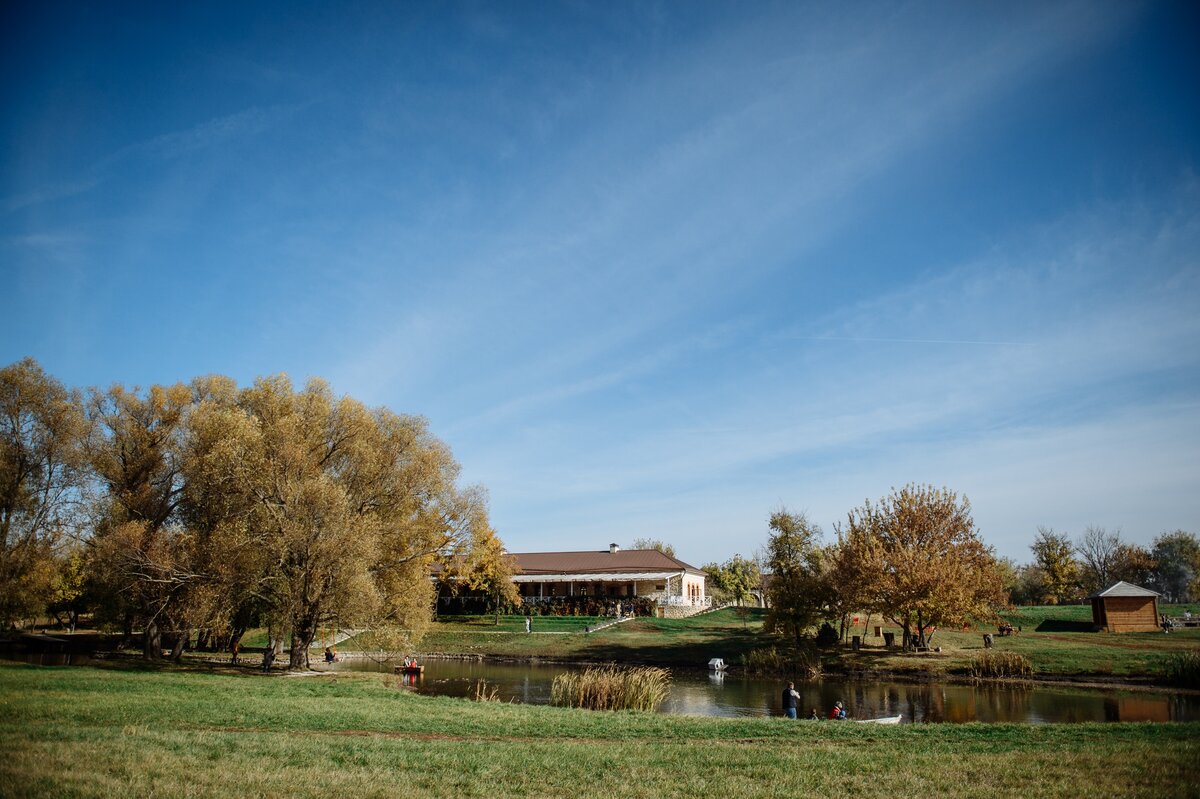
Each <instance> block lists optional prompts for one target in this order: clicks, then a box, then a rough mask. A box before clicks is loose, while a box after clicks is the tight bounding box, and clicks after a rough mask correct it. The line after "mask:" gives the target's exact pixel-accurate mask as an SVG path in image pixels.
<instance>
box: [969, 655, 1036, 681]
mask: <svg viewBox="0 0 1200 799" xmlns="http://www.w3.org/2000/svg"><path fill="white" fill-rule="evenodd" d="M967 673H968V674H970V675H971V676H972V677H1018V678H1025V677H1032V676H1033V664H1032V663H1030V662H1029V658H1027V657H1025V656H1024V655H1022V654H1020V653H1019V652H981V653H979V654H978V655H976V656H975V660H974V661H973V662H972V663H971V665H970V666H969V667H968V671H967Z"/></svg>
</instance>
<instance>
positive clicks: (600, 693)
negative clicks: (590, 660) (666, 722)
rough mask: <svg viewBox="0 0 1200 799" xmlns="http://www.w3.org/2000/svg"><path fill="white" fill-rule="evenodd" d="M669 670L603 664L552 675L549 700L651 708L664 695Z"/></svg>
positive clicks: (588, 705) (603, 707) (604, 707)
mask: <svg viewBox="0 0 1200 799" xmlns="http://www.w3.org/2000/svg"><path fill="white" fill-rule="evenodd" d="M670 686H671V673H670V672H669V671H667V670H666V669H662V668H656V667H649V666H645V667H638V668H632V669H622V668H617V667H616V666H603V667H598V668H590V669H585V670H584V671H580V672H568V673H566V674H560V675H558V676H557V677H555V678H554V684H553V686H551V689H550V702H551V704H554V705H562V706H566V707H581V708H586V709H588V710H641V711H650V710H654V709H655V708H656V707H658V705H659V703H660V702H662V701H663V700H664V699H666V698H667V694H668V693H670V690H671V687H670Z"/></svg>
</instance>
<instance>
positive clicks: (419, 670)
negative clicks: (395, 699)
mask: <svg viewBox="0 0 1200 799" xmlns="http://www.w3.org/2000/svg"><path fill="white" fill-rule="evenodd" d="M424 673H425V667H424V666H396V674H424Z"/></svg>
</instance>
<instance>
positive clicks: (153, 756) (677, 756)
mask: <svg viewBox="0 0 1200 799" xmlns="http://www.w3.org/2000/svg"><path fill="white" fill-rule="evenodd" d="M393 685H394V683H393V682H392V680H391V678H387V677H381V676H379V675H344V674H343V675H338V676H337V677H331V676H309V677H284V676H263V675H224V674H212V673H201V672H196V671H186V672H184V671H170V670H132V669H115V668H109V669H100V668H89V667H80V668H57V669H50V668H38V667H32V666H18V665H0V709H2V711H3V712H2V713H0V795H3V796H11V797H24V796H28V797H110V796H156V797H175V796H181V797H182V796H187V797H222V799H225V798H226V797H230V796H237V797H276V796H277V797H285V796H287V797H328V796H333V795H336V796H353V797H355V799H360V798H361V797H385V796H386V797H392V796H398V795H407V796H422V797H426V796H428V797H454V798H455V799H462V798H464V797H466V798H469V797H488V798H489V799H501V798H503V797H525V796H621V797H623V798H624V799H641V798H642V797H645V798H646V799H650V798H651V797H653V798H654V799H658V798H659V797H664V796H692V797H695V796H727V797H739V798H740V799H754V798H755V797H796V796H818V795H820V796H826V795H848V796H859V797H881V798H882V797H887V798H888V799H892V798H893V797H896V796H941V797H980V799H983V798H984V797H986V798H987V799H992V797H995V796H1022V797H1025V798H1026V799H1038V798H1039V797H1111V796H1146V797H1156V798H1157V797H1164V796H1197V795H1200V793H1198V791H1197V788H1196V787H1195V783H1196V781H1195V766H1196V763H1197V762H1200V725H1196V724H1105V725H1093V724H1083V725H1052V726H1022V725H980V724H964V725H915V726H897V727H880V726H876V725H865V724H863V725H860V724H854V723H849V722H845V723H838V722H803V721H800V722H793V721H787V720H783V719H745V720H735V719H690V718H678V717H669V716H661V715H656V714H633V713H601V712H591V711H582V710H570V709H565V708H554V707H534V706H527V705H526V706H521V705H501V704H478V703H473V702H469V701H466V700H455V699H447V698H433V697H422V696H416V695H413V694H410V693H407V692H405V691H402V690H399V689H397V688H395V687H392V686H393Z"/></svg>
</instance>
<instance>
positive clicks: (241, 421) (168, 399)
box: [0, 360, 513, 668]
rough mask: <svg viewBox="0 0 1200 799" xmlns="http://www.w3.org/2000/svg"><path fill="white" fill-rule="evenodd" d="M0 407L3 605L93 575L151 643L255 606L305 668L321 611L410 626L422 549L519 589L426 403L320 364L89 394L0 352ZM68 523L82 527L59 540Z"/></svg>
mask: <svg viewBox="0 0 1200 799" xmlns="http://www.w3.org/2000/svg"><path fill="white" fill-rule="evenodd" d="M0 417H2V418H0V447H2V449H0V531H2V532H3V533H4V537H3V548H2V549H0V597H3V601H2V602H0V612H2V613H3V619H0V621H3V622H4V623H5V624H13V623H15V622H16V621H17V620H18V619H19V618H22V617H25V616H29V615H36V614H37V613H38V612H45V611H46V609H47V608H49V607H50V606H51V604H52V603H59V604H64V603H76V602H77V601H78V600H79V598H80V597H81V596H82V595H83V594H85V593H87V594H89V595H90V596H91V597H92V600H93V602H94V605H95V607H96V609H97V612H98V619H99V620H100V621H102V622H105V623H108V624H110V625H112V626H114V627H118V628H123V629H125V630H126V632H127V633H131V632H133V631H140V632H141V635H142V645H143V650H144V652H145V654H146V656H147V657H158V656H159V655H160V654H161V652H162V647H163V645H164V643H169V644H170V646H171V647H172V648H173V650H174V652H175V654H176V655H178V654H179V653H180V652H181V651H182V650H183V648H184V647H186V646H187V645H188V642H189V641H190V640H191V637H192V636H193V635H203V636H216V637H218V638H222V639H224V640H236V639H237V638H238V637H240V635H241V633H242V632H243V631H244V630H245V629H246V628H247V627H248V626H250V625H263V626H267V627H268V628H269V630H270V632H271V637H272V639H273V645H275V644H276V643H281V642H282V641H283V640H285V639H286V640H288V641H289V642H290V651H291V656H290V657H291V659H290V662H289V666H291V667H293V668H299V667H304V666H307V664H308V650H309V647H310V646H311V645H312V643H313V641H314V639H315V638H316V636H317V634H318V632H319V630H321V629H322V628H329V627H355V628H369V629H370V630H371V631H372V634H373V635H375V636H376V637H377V638H378V639H379V640H380V641H383V640H385V639H386V640H388V641H390V642H392V643H397V642H400V643H401V644H403V643H406V642H408V641H411V640H413V639H414V638H415V637H417V636H419V635H420V634H421V632H422V631H423V630H424V628H425V626H426V625H427V624H428V622H429V619H430V617H431V613H432V604H433V586H432V584H431V581H430V579H429V574H430V566H431V563H432V562H433V560H434V559H437V558H443V557H449V556H450V554H451V553H453V552H465V553H466V557H467V558H468V559H469V561H470V563H471V568H470V579H471V580H472V581H473V582H474V583H477V584H478V585H485V584H486V585H487V586H490V588H489V590H491V591H492V592H493V593H494V594H495V595H496V596H497V597H507V596H508V595H509V593H510V592H511V591H512V590H513V589H512V584H511V580H510V579H508V576H509V575H510V574H511V570H510V571H509V572H506V571H505V569H506V568H508V567H507V566H506V563H507V560H506V558H505V556H504V554H503V546H502V544H501V543H500V541H499V538H498V537H497V535H496V533H495V530H493V529H492V528H491V526H490V524H489V522H488V519H487V506H486V497H485V495H484V493H483V491H482V490H481V489H460V488H459V487H458V486H457V479H458V471H459V468H458V464H457V463H456V462H455V461H454V458H453V457H452V455H451V454H450V450H449V448H448V447H447V446H446V445H445V444H444V443H443V442H441V441H440V440H438V439H437V438H436V437H434V436H433V435H431V434H430V433H429V430H428V425H427V424H426V422H425V420H424V419H422V418H420V417H417V416H407V415H401V414H396V413H394V412H392V411H390V410H388V409H386V408H368V407H366V406H364V405H363V404H362V403H360V402H358V401H357V400H355V399H353V398H351V397H345V396H343V397H338V396H336V395H335V394H334V393H333V391H332V390H331V389H330V387H329V386H328V385H327V384H325V383H324V382H323V381H320V380H311V381H309V382H308V383H307V384H306V385H305V386H304V387H303V388H301V389H296V388H295V387H294V386H293V385H292V383H291V381H290V380H289V379H288V378H287V377H286V376H282V375H279V376H275V377H269V378H262V379H259V380H257V381H255V382H254V383H253V384H252V385H251V386H248V387H246V388H242V389H239V388H238V387H237V386H236V384H235V383H234V382H233V381H232V380H229V379H228V378H223V377H219V376H209V377H204V378H198V379H197V380H194V381H192V383H190V384H182V383H181V384H176V385H172V386H151V387H150V388H149V389H146V390H141V389H137V388H132V389H131V388H126V387H124V386H119V385H117V386H113V387H111V388H109V389H107V390H104V391H101V390H97V389H93V390H92V391H91V392H90V394H89V398H88V400H87V401H86V403H85V402H84V401H83V400H82V398H81V397H80V395H79V394H78V393H77V392H74V393H73V392H69V391H67V390H66V389H65V388H63V387H62V386H61V385H60V384H58V383H57V382H56V381H54V380H53V379H51V378H49V377H47V376H46V375H45V374H44V373H43V372H42V371H41V369H40V367H38V366H37V364H36V363H34V362H33V361H29V360H27V361H22V362H21V363H18V364H14V365H13V366H10V367H7V368H5V369H4V370H0ZM85 499H86V500H87V501H86V502H85V501H84V500H85ZM85 522H86V523H85ZM72 525H73V526H74V529H76V531H77V533H78V535H76V536H75V540H76V541H82V542H83V543H84V544H85V545H86V546H85V547H84V548H82V549H80V548H78V547H77V548H76V549H74V550H70V551H68V550H66V549H64V548H63V547H62V546H60V544H61V542H62V539H63V536H64V534H65V532H66V531H67V530H68V528H70V527H72ZM164 636H168V638H164Z"/></svg>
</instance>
